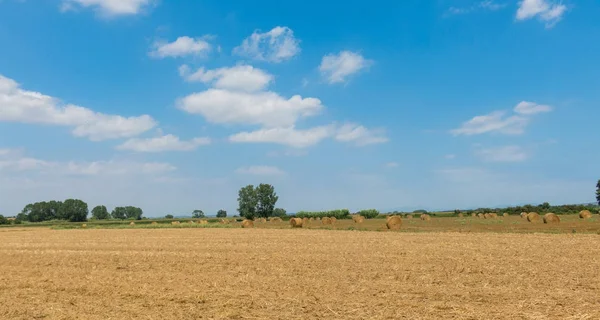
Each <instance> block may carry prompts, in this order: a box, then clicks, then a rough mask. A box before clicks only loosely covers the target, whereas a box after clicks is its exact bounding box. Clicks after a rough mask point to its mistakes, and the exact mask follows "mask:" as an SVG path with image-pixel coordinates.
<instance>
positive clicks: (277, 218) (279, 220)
mask: <svg viewBox="0 0 600 320" xmlns="http://www.w3.org/2000/svg"><path fill="white" fill-rule="evenodd" d="M269 221H271V222H281V221H283V220H282V219H281V218H280V217H273V218H271V219H269Z"/></svg>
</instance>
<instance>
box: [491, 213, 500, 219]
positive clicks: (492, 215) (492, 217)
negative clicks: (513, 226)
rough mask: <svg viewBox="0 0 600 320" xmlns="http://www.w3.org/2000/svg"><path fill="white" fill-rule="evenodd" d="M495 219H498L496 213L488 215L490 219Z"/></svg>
mask: <svg viewBox="0 0 600 320" xmlns="http://www.w3.org/2000/svg"><path fill="white" fill-rule="evenodd" d="M496 218H498V214H497V213H490V219H496Z"/></svg>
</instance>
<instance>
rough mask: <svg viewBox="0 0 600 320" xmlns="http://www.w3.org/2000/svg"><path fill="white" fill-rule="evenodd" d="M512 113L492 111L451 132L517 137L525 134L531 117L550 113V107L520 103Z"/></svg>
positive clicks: (454, 133) (456, 133) (525, 102)
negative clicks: (494, 133)
mask: <svg viewBox="0 0 600 320" xmlns="http://www.w3.org/2000/svg"><path fill="white" fill-rule="evenodd" d="M513 111H514V112H515V114H514V115H507V113H506V112H505V111H494V112H492V113H489V114H487V115H482V116H476V117H473V118H472V119H471V120H469V121H467V122H464V123H463V124H462V125H461V127H460V128H457V129H454V130H451V131H450V133H452V134H453V135H455V136H457V135H467V136H470V135H476V134H483V133H491V132H496V133H501V134H508V135H519V134H523V133H524V132H525V128H526V127H527V125H528V124H529V122H530V119H531V116H533V115H535V114H538V113H544V112H550V111H552V107H550V106H547V105H541V104H537V103H534V102H527V101H521V102H520V103H519V104H517V105H516V106H515V107H514V108H513Z"/></svg>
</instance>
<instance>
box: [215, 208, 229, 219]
mask: <svg viewBox="0 0 600 320" xmlns="http://www.w3.org/2000/svg"><path fill="white" fill-rule="evenodd" d="M226 217H227V211H225V210H223V209H221V210H219V211H218V212H217V218H226Z"/></svg>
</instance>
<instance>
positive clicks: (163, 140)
mask: <svg viewBox="0 0 600 320" xmlns="http://www.w3.org/2000/svg"><path fill="white" fill-rule="evenodd" d="M210 143H211V140H210V139H209V138H205V137H201V138H194V139H192V140H190V141H182V140H180V139H179V137H177V136H174V135H172V134H167V135H164V136H160V137H155V138H149V139H139V138H134V139H129V140H127V141H125V142H124V143H123V144H121V145H119V146H117V149H118V150H130V151H136V152H165V151H192V150H195V149H196V148H198V147H199V146H204V145H208V144H210Z"/></svg>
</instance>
